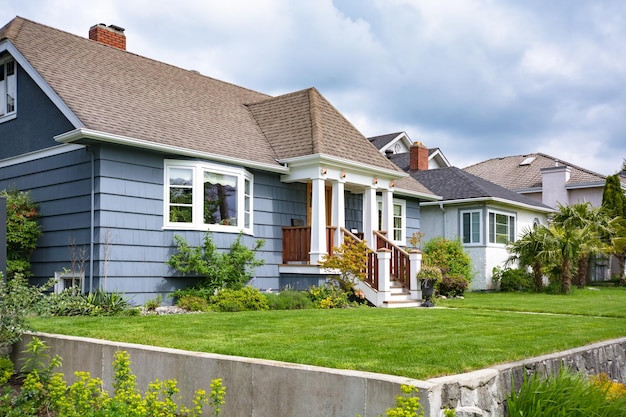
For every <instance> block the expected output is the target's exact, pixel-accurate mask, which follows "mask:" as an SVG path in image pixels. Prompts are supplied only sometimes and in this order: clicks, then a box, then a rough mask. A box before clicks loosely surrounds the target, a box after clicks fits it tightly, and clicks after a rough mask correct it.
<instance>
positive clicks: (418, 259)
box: [409, 250, 422, 300]
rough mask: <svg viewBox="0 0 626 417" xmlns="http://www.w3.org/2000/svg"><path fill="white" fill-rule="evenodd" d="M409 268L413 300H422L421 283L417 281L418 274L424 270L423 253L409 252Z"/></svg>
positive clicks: (410, 290) (411, 297) (410, 289)
mask: <svg viewBox="0 0 626 417" xmlns="http://www.w3.org/2000/svg"><path fill="white" fill-rule="evenodd" d="M409 268H410V270H411V276H410V277H409V292H410V294H411V295H410V297H409V298H410V299H411V300H420V299H421V298H422V287H421V282H419V281H418V280H417V273H418V272H419V271H420V269H422V252H420V251H418V250H410V251H409Z"/></svg>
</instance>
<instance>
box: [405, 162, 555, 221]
mask: <svg viewBox="0 0 626 417" xmlns="http://www.w3.org/2000/svg"><path fill="white" fill-rule="evenodd" d="M410 174H411V176H412V177H413V178H415V179H416V180H417V181H419V182H420V183H421V184H424V185H425V186H426V187H428V189H429V190H431V191H433V192H434V193H436V194H438V195H440V196H442V197H443V202H444V203H445V202H446V201H455V200H466V199H481V198H485V199H499V200H507V201H509V202H511V203H512V204H524V205H526V206H531V207H536V208H537V209H539V210H543V211H545V210H550V211H551V210H552V208H551V207H548V206H546V205H544V204H542V203H540V202H538V201H536V200H533V199H532V198H529V197H526V196H524V195H522V194H518V193H516V192H514V191H511V190H507V189H506V188H504V187H500V186H499V185H497V184H494V183H492V182H490V181H487V180H485V179H483V178H480V177H477V176H476V175H472V174H470V173H468V172H465V171H463V170H462V169H460V168H457V167H446V168H437V169H428V170H422V171H411V172H410Z"/></svg>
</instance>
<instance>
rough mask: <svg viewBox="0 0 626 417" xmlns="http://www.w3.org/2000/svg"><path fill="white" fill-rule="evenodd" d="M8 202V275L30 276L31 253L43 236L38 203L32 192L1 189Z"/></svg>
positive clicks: (0, 192)
mask: <svg viewBox="0 0 626 417" xmlns="http://www.w3.org/2000/svg"><path fill="white" fill-rule="evenodd" d="M0 196H2V197H5V198H6V203H7V277H8V278H13V277H14V276H15V274H21V275H23V276H25V277H29V276H30V255H31V254H32V253H33V251H34V250H35V248H36V247H37V239H39V236H41V226H40V225H39V223H38V220H39V212H38V211H37V205H36V204H34V203H33V202H32V200H31V197H30V193H29V192H25V191H18V190H8V191H7V190H3V191H0Z"/></svg>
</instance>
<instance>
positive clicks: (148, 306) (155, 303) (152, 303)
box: [143, 294, 163, 311]
mask: <svg viewBox="0 0 626 417" xmlns="http://www.w3.org/2000/svg"><path fill="white" fill-rule="evenodd" d="M161 303H163V296H162V295H161V294H159V295H157V296H156V297H154V298H151V299H149V300H148V301H146V302H145V303H143V308H144V309H145V310H146V311H154V310H156V309H157V307H161Z"/></svg>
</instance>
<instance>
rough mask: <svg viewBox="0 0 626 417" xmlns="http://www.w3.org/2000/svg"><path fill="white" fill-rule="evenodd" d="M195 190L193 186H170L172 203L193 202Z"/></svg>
mask: <svg viewBox="0 0 626 417" xmlns="http://www.w3.org/2000/svg"><path fill="white" fill-rule="evenodd" d="M192 202H193V191H192V189H191V188H182V187H170V204H191V203H192Z"/></svg>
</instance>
